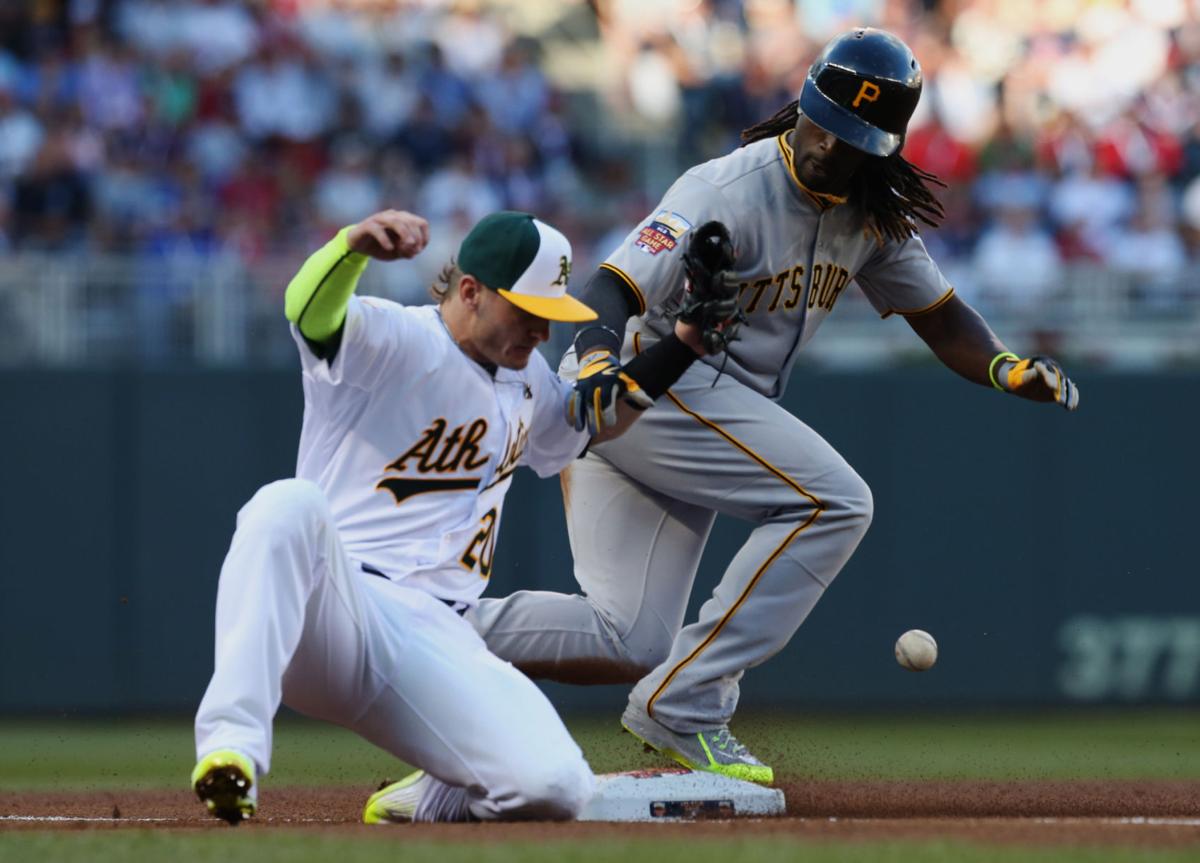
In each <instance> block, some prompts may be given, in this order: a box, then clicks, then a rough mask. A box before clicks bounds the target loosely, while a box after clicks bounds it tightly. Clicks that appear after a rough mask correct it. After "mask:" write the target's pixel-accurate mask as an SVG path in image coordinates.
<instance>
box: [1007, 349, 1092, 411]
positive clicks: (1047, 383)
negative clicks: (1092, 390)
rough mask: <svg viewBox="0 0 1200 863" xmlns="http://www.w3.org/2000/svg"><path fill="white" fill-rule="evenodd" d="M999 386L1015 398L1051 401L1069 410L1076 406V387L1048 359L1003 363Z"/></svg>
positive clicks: (1057, 366)
mask: <svg viewBox="0 0 1200 863" xmlns="http://www.w3.org/2000/svg"><path fill="white" fill-rule="evenodd" d="M1000 380H1001V382H1002V386H1003V388H1004V389H1006V390H1008V391H1009V392H1010V393H1013V394H1014V395H1018V396H1020V397H1021V398H1026V399H1030V400H1031V401H1035V402H1054V403H1056V404H1060V405H1062V406H1063V407H1064V408H1066V409H1067V410H1069V411H1073V410H1075V409H1076V408H1077V407H1079V387H1077V386H1075V383H1074V381H1072V380H1071V379H1070V378H1069V377H1067V373H1066V372H1064V371H1063V370H1062V366H1060V365H1059V364H1058V363H1057V362H1056V361H1054V360H1052V359H1050V357H1028V358H1027V359H1023V360H1021V359H1018V360H1016V361H1015V362H1012V363H1005V365H1004V368H1002V369H1001V378H1000Z"/></svg>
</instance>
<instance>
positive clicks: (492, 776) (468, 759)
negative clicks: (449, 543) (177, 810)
mask: <svg viewBox="0 0 1200 863" xmlns="http://www.w3.org/2000/svg"><path fill="white" fill-rule="evenodd" d="M281 700H282V702H283V703H285V704H287V705H288V706H289V707H292V708H293V709H295V710H298V711H300V712H301V713H305V714H307V715H309V716H313V717H316V718H319V719H325V720H328V721H330V722H334V723H337V724H339V725H343V726H345V727H347V728H349V729H351V730H352V731H355V732H357V733H358V734H360V735H362V736H363V737H364V738H366V739H367V740H369V741H371V742H372V743H374V744H376V745H377V746H379V747H381V748H383V749H385V750H387V751H388V752H390V753H391V754H393V755H395V756H396V757H397V758H400V759H402V760H404V761H407V762H409V763H410V764H415V765H417V766H418V767H421V768H423V769H425V770H426V771H427V772H429V773H430V774H432V775H433V776H435V777H437V778H438V779H440V780H442V781H443V782H445V783H446V784H448V785H451V786H458V787H462V788H464V789H466V793H467V797H468V800H469V801H470V802H469V806H468V808H469V809H470V812H471V813H472V814H473V815H474V816H475V817H477V818H482V819H494V818H573V817H574V816H575V815H577V814H578V812H579V811H580V809H582V807H583V805H584V803H586V802H587V800H588V798H589V797H590V796H591V793H592V787H593V776H592V772H591V770H590V769H589V767H588V765H587V762H586V761H585V760H584V757H583V754H582V752H580V750H579V747H578V746H577V745H576V743H575V741H574V740H572V739H571V736H570V735H569V734H568V732H567V730H566V728H565V727H564V726H563V723H562V721H561V720H560V719H559V717H558V714H557V713H556V712H555V711H554V708H553V707H552V706H551V704H550V702H549V701H548V700H547V699H546V697H545V696H544V695H543V694H542V693H541V691H540V690H539V689H538V688H537V687H536V686H534V684H533V683H532V682H530V680H529V679H528V678H526V677H525V676H524V675H522V674H521V673H520V672H519V671H517V670H516V669H515V668H513V667H512V666H511V665H509V664H508V663H507V662H504V661H503V660H500V659H498V658H497V657H496V656H495V655H493V654H492V653H490V652H489V651H488V649H487V647H486V646H485V645H484V643H483V641H482V639H481V638H480V637H479V636H478V635H477V634H476V633H475V631H474V630H473V629H472V628H471V626H470V625H469V624H468V623H467V622H466V621H464V620H463V619H462V618H461V617H460V616H459V615H458V614H456V613H455V612H454V611H453V610H452V609H450V608H449V607H448V606H447V605H445V604H444V603H443V602H441V601H440V600H438V599H436V598H435V597H432V596H430V595H429V594H427V593H425V592H423V591H420V590H415V589H412V588H407V587H404V586H403V584H401V583H396V582H392V581H388V580H386V579H384V578H380V577H378V576H373V575H368V574H366V573H363V572H362V571H361V569H360V567H359V566H358V565H357V564H356V563H354V562H353V561H352V560H351V559H350V557H349V556H347V554H346V552H345V550H344V549H343V547H342V544H341V541H340V539H339V537H338V534H337V529H336V526H335V524H334V522H333V517H332V514H331V513H330V510H329V507H328V505H327V503H326V500H325V497H324V495H323V493H322V492H321V490H320V489H319V488H318V487H317V486H316V485H315V484H313V483H311V482H307V481H305V480H298V479H289V480H282V481H279V482H275V483H271V484H270V485H267V486H264V487H263V488H261V489H259V491H258V493H257V494H255V495H254V497H253V498H252V499H251V500H250V502H249V503H247V504H246V506H244V507H243V508H242V510H241V511H240V512H239V513H238V521H237V530H236V532H235V533H234V536H233V542H232V544H231V546H230V549H229V554H228V555H227V556H226V558H225V564H224V566H223V567H222V569H221V579H220V584H219V586H218V589H217V616H216V661H215V668H214V671H213V677H212V681H211V682H210V683H209V686H208V690H207V692H206V693H205V695H204V699H203V701H202V702H201V704H200V709H199V711H198V713H197V714H196V753H197V757H198V758H199V757H203V756H204V755H206V754H207V753H209V752H212V751H213V750H216V749H224V748H232V749H236V750H239V751H241V752H243V753H245V754H246V755H248V756H250V757H251V758H253V759H254V762H255V764H256V766H257V768H258V770H259V772H260V774H265V773H266V772H267V771H268V770H269V769H270V763H271V723H272V719H273V718H274V716H275V713H276V711H277V710H278V708H279V704H280V702H281Z"/></svg>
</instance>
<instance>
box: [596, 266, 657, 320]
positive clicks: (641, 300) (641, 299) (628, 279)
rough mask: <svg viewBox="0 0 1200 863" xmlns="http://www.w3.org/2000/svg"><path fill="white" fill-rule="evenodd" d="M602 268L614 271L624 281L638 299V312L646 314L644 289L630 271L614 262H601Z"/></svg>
mask: <svg viewBox="0 0 1200 863" xmlns="http://www.w3.org/2000/svg"><path fill="white" fill-rule="evenodd" d="M600 269H602V270H608V271H609V272H610V273H613V274H614V275H615V276H617V278H619V279H620V280H621V281H622V282H624V283H625V286H626V287H627V288H629V290H630V291H632V292H633V297H634V299H635V300H637V303H638V314H639V315H644V314H646V295H645V294H643V293H642V289H641V288H639V287H638V285H637V282H635V281H634V280H633V277H632V276H630V275H629V273H627V272H625V271H624V270H622V269H621V268H620V267H618V266H614V265H613V264H610V263H607V262H605V263H603V264H601V265H600Z"/></svg>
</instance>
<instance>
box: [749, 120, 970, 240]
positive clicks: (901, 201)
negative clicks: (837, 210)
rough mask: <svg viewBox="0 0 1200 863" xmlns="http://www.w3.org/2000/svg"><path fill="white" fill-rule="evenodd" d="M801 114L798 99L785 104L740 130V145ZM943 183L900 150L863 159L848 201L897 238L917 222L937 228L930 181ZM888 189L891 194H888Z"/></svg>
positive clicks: (776, 131)
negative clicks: (883, 155)
mask: <svg viewBox="0 0 1200 863" xmlns="http://www.w3.org/2000/svg"><path fill="white" fill-rule="evenodd" d="M799 117H800V100H799V99H796V100H795V101H792V102H790V103H788V104H787V105H784V106H783V107H782V108H780V109H779V110H778V111H776V112H775V114H774V116H772V117H771V118H770V119H767V120H764V121H762V122H761V123H756V124H755V125H753V126H751V127H750V128H749V129H745V130H743V132H742V144H743V145H746V144H752V143H754V142H755V141H761V140H762V139H763V138H774V137H776V136H777V135H782V134H783V133H784V132H789V131H791V130H792V129H793V128H795V126H796V121H797V120H798V119H799ZM930 183H933V184H936V185H938V186H941V187H942V188H945V187H946V184H945V183H943V182H942V181H941V180H939V179H938V178H937V177H936V176H934V175H933V174H931V173H929V172H928V171H923V170H921V169H920V168H918V167H917V166H916V165H914V164H912V163H911V162H909V161H907V160H906V159H905V158H904V157H903V156H901V155H900V153H899V152H896V153H893V154H892V155H890V156H886V157H884V158H878V157H871V158H869V159H867V160H866V161H864V162H863V164H862V166H861V167H860V168H859V169H858V170H857V171H855V172H854V176H853V177H852V178H851V180H850V194H849V196H848V197H849V200H850V203H851V204H852V205H853V206H855V207H857V208H858V209H859V210H860V211H861V212H862V213H863V214H864V215H865V216H866V217H867V219H868V220H869V222H870V224H871V227H873V228H874V230H875V231H876V232H878V234H879V235H880V236H886V237H888V238H889V239H892V240H896V241H900V240H905V239H907V238H908V237H910V236H913V235H914V234H916V233H917V221H918V220H920V221H922V222H924V223H925V224H926V225H929V226H930V227H931V228H936V227H937V226H938V224H940V223H941V220H942V218H943V217H944V216H945V215H946V214H945V212H944V211H943V210H942V205H941V204H940V203H939V202H938V199H937V198H935V197H934V196H933V192H932V191H931V190H930V188H929V184H930ZM888 192H891V194H887V193H888Z"/></svg>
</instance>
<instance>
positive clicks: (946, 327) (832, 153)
mask: <svg viewBox="0 0 1200 863" xmlns="http://www.w3.org/2000/svg"><path fill="white" fill-rule="evenodd" d="M920 91H921V71H920V67H919V65H918V64H917V61H916V59H915V58H914V57H913V55H912V53H911V51H909V49H908V47H907V46H906V45H904V43H903V42H901V41H900V40H899V39H897V38H896V37H894V36H892V35H891V34H888V33H885V32H882V31H879V30H870V29H860V30H855V31H852V32H850V33H847V34H844V35H842V36H840V37H838V38H836V39H834V40H833V41H832V42H830V43H829V45H827V46H826V48H825V50H824V52H823V53H822V54H821V56H820V57H819V58H818V59H817V61H816V62H815V63H814V64H813V66H812V68H811V69H810V71H809V74H808V78H807V80H806V82H805V84H804V88H803V91H802V93H801V96H800V98H799V99H798V100H797V101H796V102H793V103H792V104H790V105H788V106H787V107H786V108H784V109H782V110H781V111H780V112H779V113H778V114H776V115H775V116H774V117H772V118H771V119H770V120H768V121H766V122H764V123H761V124H759V125H758V126H755V127H752V128H751V129H748V130H746V132H745V133H743V140H744V141H745V142H746V143H745V144H744V145H743V146H742V147H741V148H739V149H738V150H736V151H734V152H732V153H730V154H728V155H726V156H724V157H722V158H718V159H715V160H713V161H710V162H707V163H705V164H702V165H699V166H697V167H694V168H692V169H691V170H689V171H688V172H687V173H685V174H684V175H683V176H681V177H680V178H679V179H678V180H677V181H676V182H675V183H674V184H673V185H672V186H671V187H670V189H669V190H668V191H667V193H666V195H665V196H664V198H663V199H662V201H661V203H660V204H659V205H658V206H657V207H656V208H655V210H654V212H653V213H652V214H651V215H649V216H648V217H647V218H646V219H645V220H644V221H643V222H642V223H641V224H639V225H638V226H637V227H636V228H635V229H634V230H633V232H632V233H631V234H630V235H629V236H628V238H627V239H626V240H625V241H624V243H622V245H621V246H620V247H619V248H618V249H617V250H616V251H615V252H614V253H613V254H612V255H611V256H610V257H609V258H608V260H607V262H606V263H604V264H602V265H601V267H600V269H599V271H598V272H597V273H596V274H595V275H594V276H593V278H592V279H591V281H589V283H588V286H587V287H586V288H585V291H584V293H583V299H584V300H585V301H587V302H588V303H589V305H591V306H592V307H593V308H595V309H596V310H597V311H598V313H599V319H598V321H596V322H591V323H586V324H582V325H580V327H579V329H578V332H577V336H576V341H575V350H574V352H573V353H571V354H568V356H567V357H566V359H565V360H564V367H563V371H564V373H565V372H569V370H570V369H571V367H573V366H574V365H575V364H576V362H577V359H576V358H577V357H579V358H580V359H579V360H578V362H580V363H581V364H582V365H583V366H584V367H585V368H591V367H595V366H596V365H598V364H604V365H605V366H606V367H607V368H608V369H609V370H616V369H619V368H620V367H621V365H620V364H621V363H627V362H630V361H631V360H632V359H633V358H634V357H636V356H637V355H638V354H639V353H641V352H643V351H645V350H647V348H648V347H649V346H650V345H653V344H655V343H656V342H657V341H658V339H660V338H661V336H662V334H664V333H668V332H670V329H669V328H670V322H671V321H672V320H674V319H676V317H677V316H678V314H679V310H680V309H681V308H686V305H687V298H688V295H689V290H690V289H685V280H684V266H683V257H682V255H683V252H684V251H685V250H686V248H687V242H688V240H689V237H691V236H693V235H697V234H698V233H699V231H700V230H701V229H702V226H707V225H711V223H712V222H714V221H715V222H719V223H721V224H722V225H724V226H725V227H726V228H727V229H728V232H729V234H730V235H731V239H732V245H733V250H734V254H733V256H732V258H733V259H732V260H731V261H730V262H729V267H728V270H727V272H726V274H725V276H726V278H727V280H728V281H729V283H730V284H732V285H734V286H736V289H737V291H738V293H739V294H740V309H741V315H740V317H741V318H742V319H743V325H742V326H741V329H740V331H739V332H738V335H739V336H740V338H737V339H736V340H735V339H733V338H731V335H732V330H733V329H734V327H733V326H732V325H726V326H725V327H724V328H723V332H722V328H720V327H716V328H715V329H714V328H713V327H711V326H709V327H708V328H707V329H706V335H709V336H711V335H713V334H714V332H715V333H716V335H717V337H718V339H717V340H718V342H720V343H723V344H724V345H725V346H726V348H727V349H726V350H725V351H724V352H723V353H716V354H714V355H713V356H709V357H707V358H705V359H704V361H702V362H699V363H696V364H695V365H693V366H692V367H691V368H690V369H688V371H687V372H686V373H685V374H684V375H683V377H682V378H681V379H680V380H679V382H678V384H676V385H675V386H674V387H672V388H671V389H670V391H669V392H668V393H667V396H668V398H667V399H661V400H659V402H658V403H657V404H656V405H655V406H654V407H652V408H651V409H649V410H648V411H647V412H646V415H645V417H644V418H643V419H642V420H641V421H640V422H639V423H638V424H637V425H636V426H634V427H633V428H632V429H631V430H630V432H629V434H627V435H625V436H624V437H622V438H620V439H619V440H614V441H611V442H609V443H605V444H601V445H598V446H593V447H592V448H590V450H589V451H588V453H587V456H586V457H585V458H584V459H582V460H581V461H578V462H576V463H574V464H573V465H572V466H571V467H570V468H569V471H568V472H567V473H566V474H564V482H563V488H564V498H565V500H566V504H567V513H568V527H569V531H570V538H571V546H572V550H573V552H574V557H575V577H576V580H577V581H578V582H579V584H580V586H581V587H582V588H583V591H584V593H583V594H582V595H573V596H568V595H562V594H556V593H550V592H538V591H524V592H520V593H517V594H514V595H513V596H511V597H508V598H505V599H502V600H498V599H493V600H485V601H484V602H482V603H481V604H480V605H479V606H478V607H477V608H476V609H475V610H474V611H473V612H472V614H471V616H470V617H471V619H472V621H473V622H474V624H475V625H476V627H477V628H478V629H479V631H480V632H481V633H482V634H483V635H484V637H485V640H486V641H487V644H488V646H489V647H491V648H492V650H494V651H495V652H496V653H497V654H498V655H500V656H501V657H504V658H506V659H509V660H511V661H512V662H513V663H514V664H516V665H517V666H518V667H523V668H527V669H529V670H530V673H536V674H541V675H544V676H546V677H550V678H554V679H557V680H562V681H566V682H576V683H589V682H609V683H611V682H617V681H630V682H636V685H635V686H634V688H633V690H632V692H631V693H630V696H629V700H628V705H627V707H626V710H625V712H624V715H623V717H622V724H623V725H624V727H625V728H626V730H628V731H629V732H631V733H632V734H633V735H634V736H636V737H637V738H639V739H640V740H641V741H642V742H644V743H645V744H647V745H649V746H650V747H651V748H653V749H656V750H658V751H660V752H662V753H664V754H665V755H667V756H669V757H671V758H673V759H675V760H676V761H679V762H680V763H682V764H684V765H686V766H689V767H691V768H693V769H704V770H712V771H715V772H719V773H723V774H726V775H730V776H734V777H739V778H742V779H748V780H752V781H760V782H770V781H772V780H773V776H774V773H773V770H772V768H771V767H770V766H769V765H766V764H763V763H762V762H761V761H760V760H759V759H758V758H756V757H754V756H753V755H752V754H751V753H750V752H749V751H748V750H747V748H746V747H745V746H744V745H743V744H741V743H740V742H739V741H738V740H737V739H736V738H735V737H734V736H733V735H732V734H731V733H730V731H729V722H730V719H731V717H732V716H733V713H734V711H735V709H736V706H737V701H738V683H739V680H740V679H741V677H742V674H743V673H744V672H745V670H746V669H749V668H753V667H754V666H756V665H758V664H760V663H762V662H764V661H766V660H767V659H768V658H770V657H771V656H773V655H774V654H775V653H777V652H778V651H779V650H780V649H782V648H783V646H784V645H786V644H787V643H788V641H789V639H791V637H792V635H793V634H794V633H795V632H796V630H797V628H798V627H799V626H800V624H801V623H803V621H804V619H805V618H806V617H807V616H808V614H809V612H810V611H811V610H812V609H813V607H814V605H815V604H816V603H817V601H818V600H819V599H820V597H821V595H822V594H823V593H824V592H825V590H826V589H827V588H828V587H829V585H830V583H831V582H832V581H833V579H834V578H835V576H836V575H837V574H838V572H839V570H840V569H841V568H842V566H843V565H844V564H845V562H846V561H847V559H848V558H849V557H850V555H851V554H852V553H853V552H854V549H855V548H856V546H857V545H858V542H859V540H860V539H861V538H862V536H863V534H864V533H865V531H866V530H867V527H868V525H869V524H870V521H871V515H872V499H871V492H870V489H869V488H868V487H867V485H866V483H865V482H864V481H863V480H862V479H861V478H860V477H859V476H858V474H857V473H855V471H854V470H853V468H851V467H850V465H849V464H847V463H846V461H845V460H844V459H843V458H842V457H841V456H840V455H839V454H838V453H837V451H836V450H834V448H833V447H832V446H830V445H829V444H828V443H827V442H826V441H825V440H823V439H822V438H821V436H820V435H818V434H817V433H816V432H815V431H814V430H813V429H811V428H809V426H807V425H806V424H805V423H803V422H802V421H800V420H799V419H797V418H796V417H794V416H792V415H791V414H789V413H788V412H787V411H785V410H784V409H783V408H781V407H780V406H779V405H778V404H777V403H776V399H778V398H779V396H780V394H781V393H782V392H783V388H784V385H785V383H786V381H787V378H788V375H789V373H790V370H791V368H792V365H793V363H794V362H795V359H796V356H797V354H798V353H799V351H800V350H801V349H802V348H803V346H804V345H805V343H806V342H807V341H808V340H809V339H810V338H811V337H812V336H813V335H814V333H815V332H816V331H817V328H818V327H819V326H820V325H821V322H822V321H824V320H825V318H826V316H827V315H828V314H829V313H830V312H831V311H832V310H833V308H834V306H835V305H836V303H837V300H838V298H839V296H841V294H842V293H843V291H844V290H846V289H847V287H848V286H849V285H850V284H851V283H852V282H856V283H857V284H858V286H859V287H860V288H861V289H862V291H863V292H864V293H865V294H866V296H867V299H868V300H869V301H870V302H871V304H872V305H873V306H874V307H875V308H876V310H878V312H879V313H880V314H881V315H883V316H884V317H887V316H889V315H900V316H902V317H903V318H905V320H907V322H908V323H909V324H910V325H911V326H912V328H913V329H914V330H915V331H916V332H917V333H918V335H920V336H921V338H922V339H924V340H925V342H926V343H927V344H928V345H929V346H930V348H931V349H932V350H933V352H934V353H935V355H936V356H937V357H938V359H940V360H941V361H942V362H943V363H944V364H945V365H947V366H948V367H949V368H951V369H953V370H954V371H955V372H957V373H959V374H960V375H962V376H963V377H965V378H967V379H968V380H970V381H973V382H975V383H978V384H982V385H985V386H994V387H995V388H996V389H999V390H1003V391H1004V392H1008V393H1012V394H1015V395H1018V396H1021V397H1024V398H1029V399H1032V400H1036V401H1046V402H1057V403H1058V404H1059V405H1061V406H1063V407H1065V408H1067V409H1068V410H1073V409H1074V408H1075V407H1076V405H1077V403H1078V391H1077V389H1076V388H1075V387H1074V385H1073V384H1072V382H1071V381H1070V380H1069V379H1068V378H1067V377H1066V375H1065V374H1064V373H1063V372H1062V369H1061V367H1060V366H1059V364H1058V363H1056V362H1054V361H1053V360H1051V359H1049V358H1046V357H1030V358H1020V357H1017V356H1016V355H1015V354H1012V353H1011V352H1009V351H1008V350H1007V349H1006V348H1005V347H1004V345H1003V344H1002V343H1001V342H1000V340H999V339H998V338H997V337H996V336H995V335H994V334H993V333H992V332H991V330H990V329H989V328H988V326H987V324H986V323H985V322H984V321H983V319H982V318H981V317H980V316H979V315H978V314H977V313H976V312H975V311H974V310H972V309H971V308H970V307H969V306H968V305H967V304H966V303H964V302H963V301H962V300H961V299H960V298H958V297H957V296H955V293H954V290H953V289H952V288H951V286H950V285H949V284H948V283H947V282H946V280H945V279H944V278H943V276H942V275H941V273H940V272H939V270H938V268H937V266H936V265H935V264H934V262H933V261H932V260H931V259H930V257H929V255H928V253H927V252H926V250H925V246H924V244H923V243H922V242H921V240H920V238H919V236H918V235H917V223H918V221H924V222H927V223H929V224H935V223H936V222H937V221H938V219H939V217H940V216H941V208H940V206H939V204H938V202H937V200H936V198H934V197H933V196H932V194H931V193H930V191H929V189H928V186H927V182H933V181H935V178H933V177H932V176H931V175H928V174H926V173H924V172H922V171H920V170H919V169H917V168H915V167H914V166H912V165H910V164H909V163H908V162H906V161H905V160H904V159H903V158H902V156H901V155H900V152H899V151H900V147H901V145H902V143H903V136H904V131H905V127H906V125H907V122H908V120H909V117H910V116H911V114H912V111H913V109H914V108H915V107H916V104H917V100H918V98H919V95H920ZM704 229H707V228H704ZM688 275H689V279H690V277H691V270H690V269H689V270H688ZM627 319H629V320H628V326H626V321H627ZM617 332H623V334H624V335H623V337H620V336H618V335H617ZM588 380H589V379H588V378H584V377H583V376H582V375H581V377H580V380H579V382H578V384H577V386H579V387H586V386H587V385H588ZM717 513H725V514H727V515H732V516H735V517H737V518H740V519H745V520H748V521H750V522H751V523H753V524H754V525H755V526H756V527H755V529H754V530H753V532H752V533H751V535H750V538H749V540H748V541H747V542H746V544H745V545H744V546H743V547H742V548H741V550H740V551H739V552H738V553H737V555H736V556H735V557H734V558H733V560H732V561H730V563H729V565H728V568H727V569H726V571H725V574H724V576H723V578H722V579H721V582H720V584H719V585H718V586H717V588H716V590H715V592H714V593H713V595H712V597H711V598H710V599H709V600H708V601H707V602H706V603H705V604H704V605H703V607H702V608H701V610H700V612H699V618H698V620H696V621H695V622H692V623H690V624H689V625H687V626H684V625H683V623H684V620H683V616H684V612H685V609H686V604H687V600H688V595H689V593H690V591H691V588H692V583H693V580H694V577H695V573H696V567H697V565H698V564H699V561H700V556H701V552H702V551H703V548H704V544H705V541H706V539H707V537H708V534H709V530H710V529H711V527H712V524H713V520H714V518H715V517H716V515H717Z"/></svg>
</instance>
